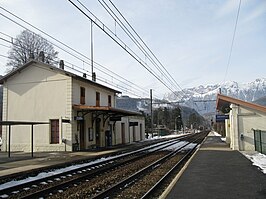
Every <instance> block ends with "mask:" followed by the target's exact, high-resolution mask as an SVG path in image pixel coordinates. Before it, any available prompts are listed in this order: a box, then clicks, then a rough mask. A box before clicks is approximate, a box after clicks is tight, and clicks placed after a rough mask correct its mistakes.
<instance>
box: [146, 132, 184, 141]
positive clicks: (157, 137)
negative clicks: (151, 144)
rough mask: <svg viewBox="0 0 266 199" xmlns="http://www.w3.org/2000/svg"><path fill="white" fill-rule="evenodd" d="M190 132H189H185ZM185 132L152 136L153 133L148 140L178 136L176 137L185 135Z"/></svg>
mask: <svg viewBox="0 0 266 199" xmlns="http://www.w3.org/2000/svg"><path fill="white" fill-rule="evenodd" d="M185 134H188V133H185ZM185 134H183V133H181V134H173V135H164V136H157V135H156V136H153V137H152V136H151V134H149V137H148V139H146V140H156V139H162V138H176V137H180V136H184V135H185Z"/></svg>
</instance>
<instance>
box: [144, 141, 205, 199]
mask: <svg viewBox="0 0 266 199" xmlns="http://www.w3.org/2000/svg"><path fill="white" fill-rule="evenodd" d="M204 137H206V136H204ZM204 137H203V138H201V137H200V138H198V140H201V139H204ZM195 141H197V140H195ZM200 144H201V142H200V143H197V144H196V145H195V146H194V147H193V148H191V149H190V150H189V151H188V152H187V153H186V155H184V156H183V157H182V158H181V159H180V160H179V161H178V162H177V163H176V164H175V165H174V166H173V167H172V168H171V169H170V170H169V171H168V172H167V173H166V174H165V175H164V176H163V177H162V178H161V179H160V180H159V181H158V182H157V183H156V184H155V185H154V186H153V187H151V188H150V189H149V190H148V191H147V192H146V193H145V194H144V195H143V196H142V197H141V198H140V199H147V198H150V197H151V196H152V195H153V194H154V193H155V192H156V190H158V187H160V186H161V185H162V184H163V183H164V182H165V181H166V180H167V178H168V177H169V176H170V175H171V174H172V173H173V172H174V171H175V170H176V169H177V168H178V167H180V166H181V165H182V164H183V163H184V162H185V161H186V160H187V159H188V158H189V157H190V155H191V154H192V153H193V152H194V151H195V150H196V148H197V147H198V146H199V145H200Z"/></svg>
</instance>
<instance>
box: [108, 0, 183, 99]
mask: <svg viewBox="0 0 266 199" xmlns="http://www.w3.org/2000/svg"><path fill="white" fill-rule="evenodd" d="M103 1H104V0H103ZM109 2H110V3H111V4H112V6H113V7H114V8H115V9H116V11H117V12H118V13H119V14H120V16H121V17H122V18H123V19H124V21H125V22H126V23H127V24H128V26H129V27H130V28H131V29H132V30H133V32H134V33H135V34H136V35H137V37H138V38H139V39H140V41H141V42H142V43H143V44H144V46H145V47H146V48H147V49H148V51H149V52H150V53H151V54H152V56H153V57H154V58H155V59H156V60H157V62H158V63H159V64H160V66H161V67H162V68H163V69H164V70H165V71H166V73H167V74H168V75H169V77H170V78H171V79H172V80H173V81H174V82H175V84H176V85H177V86H178V87H179V88H180V90H181V91H182V92H183V89H182V88H181V86H180V85H179V84H178V83H177V82H176V80H175V79H174V78H173V77H172V76H171V74H170V73H169V72H168V71H167V70H166V68H165V67H164V65H163V64H162V63H161V62H160V60H159V59H158V58H157V57H156V55H155V54H154V53H153V52H152V50H151V49H150V48H149V47H148V46H147V44H146V43H145V42H144V41H143V39H142V38H141V37H140V35H139V34H138V33H137V32H136V30H135V29H134V28H133V27H132V26H131V24H130V23H129V22H128V20H127V19H126V18H125V17H124V16H123V14H122V13H121V12H120V11H119V9H118V8H117V7H116V6H115V5H114V3H113V2H112V1H111V0H109ZM184 94H185V93H184Z"/></svg>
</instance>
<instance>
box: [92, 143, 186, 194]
mask: <svg viewBox="0 0 266 199" xmlns="http://www.w3.org/2000/svg"><path fill="white" fill-rule="evenodd" d="M189 144H191V143H190V142H188V143H186V144H184V145H183V146H181V147H179V148H178V149H176V150H175V151H173V152H170V153H169V154H167V155H165V156H164V157H162V158H160V159H159V160H157V161H155V162H153V163H152V164H150V165H148V166H147V167H145V168H143V169H141V170H139V171H138V172H136V173H134V174H133V175H131V176H129V177H127V178H126V179H124V180H122V181H120V182H118V183H116V184H115V185H113V186H111V187H109V188H108V189H106V190H104V191H102V192H100V193H99V194H97V195H96V196H94V197H92V198H93V199H102V198H107V197H111V195H112V194H113V193H115V192H116V191H117V190H119V191H120V190H121V187H124V186H125V185H126V184H130V183H131V182H132V181H134V179H136V178H138V177H139V176H142V175H143V174H144V173H146V172H147V171H149V170H152V169H153V167H155V166H156V165H159V164H161V163H162V162H164V161H166V160H167V159H168V158H169V157H171V156H173V155H175V154H176V153H178V152H179V151H181V150H182V149H183V148H184V147H186V146H187V145H189Z"/></svg>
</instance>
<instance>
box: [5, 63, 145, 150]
mask: <svg viewBox="0 0 266 199" xmlns="http://www.w3.org/2000/svg"><path fill="white" fill-rule="evenodd" d="M0 83H1V84H2V85H3V118H2V120H3V121H33V122H49V124H46V125H36V126H34V151H64V150H66V151H73V150H86V149H90V148H92V147H106V146H111V145H115V144H122V143H129V142H133V141H139V140H143V139H144V138H145V135H144V133H143V132H145V120H144V117H143V116H142V115H141V114H140V113H138V112H133V111H128V110H122V109H117V108H116V94H117V93H120V92H119V91H117V90H114V89H112V88H109V87H107V86H104V85H101V84H99V83H96V82H95V81H91V80H88V79H87V78H86V75H85V74H84V76H83V77H81V76H78V75H76V74H73V73H71V72H67V71H65V70H64V64H63V62H60V68H57V67H54V66H51V65H48V64H45V63H42V62H38V61H36V60H32V61H30V62H28V63H26V64H25V65H23V66H22V67H20V68H18V69H16V70H15V71H12V72H11V73H9V74H7V75H6V76H4V77H3V78H2V79H1V80H0ZM8 128H9V127H8V126H3V127H2V139H3V145H2V150H3V151H6V150H7V149H8V133H9V129H8ZM11 128H12V134H11V139H10V143H11V144H10V147H11V151H30V149H31V147H30V143H31V136H30V128H31V127H30V126H12V127H11Z"/></svg>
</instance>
